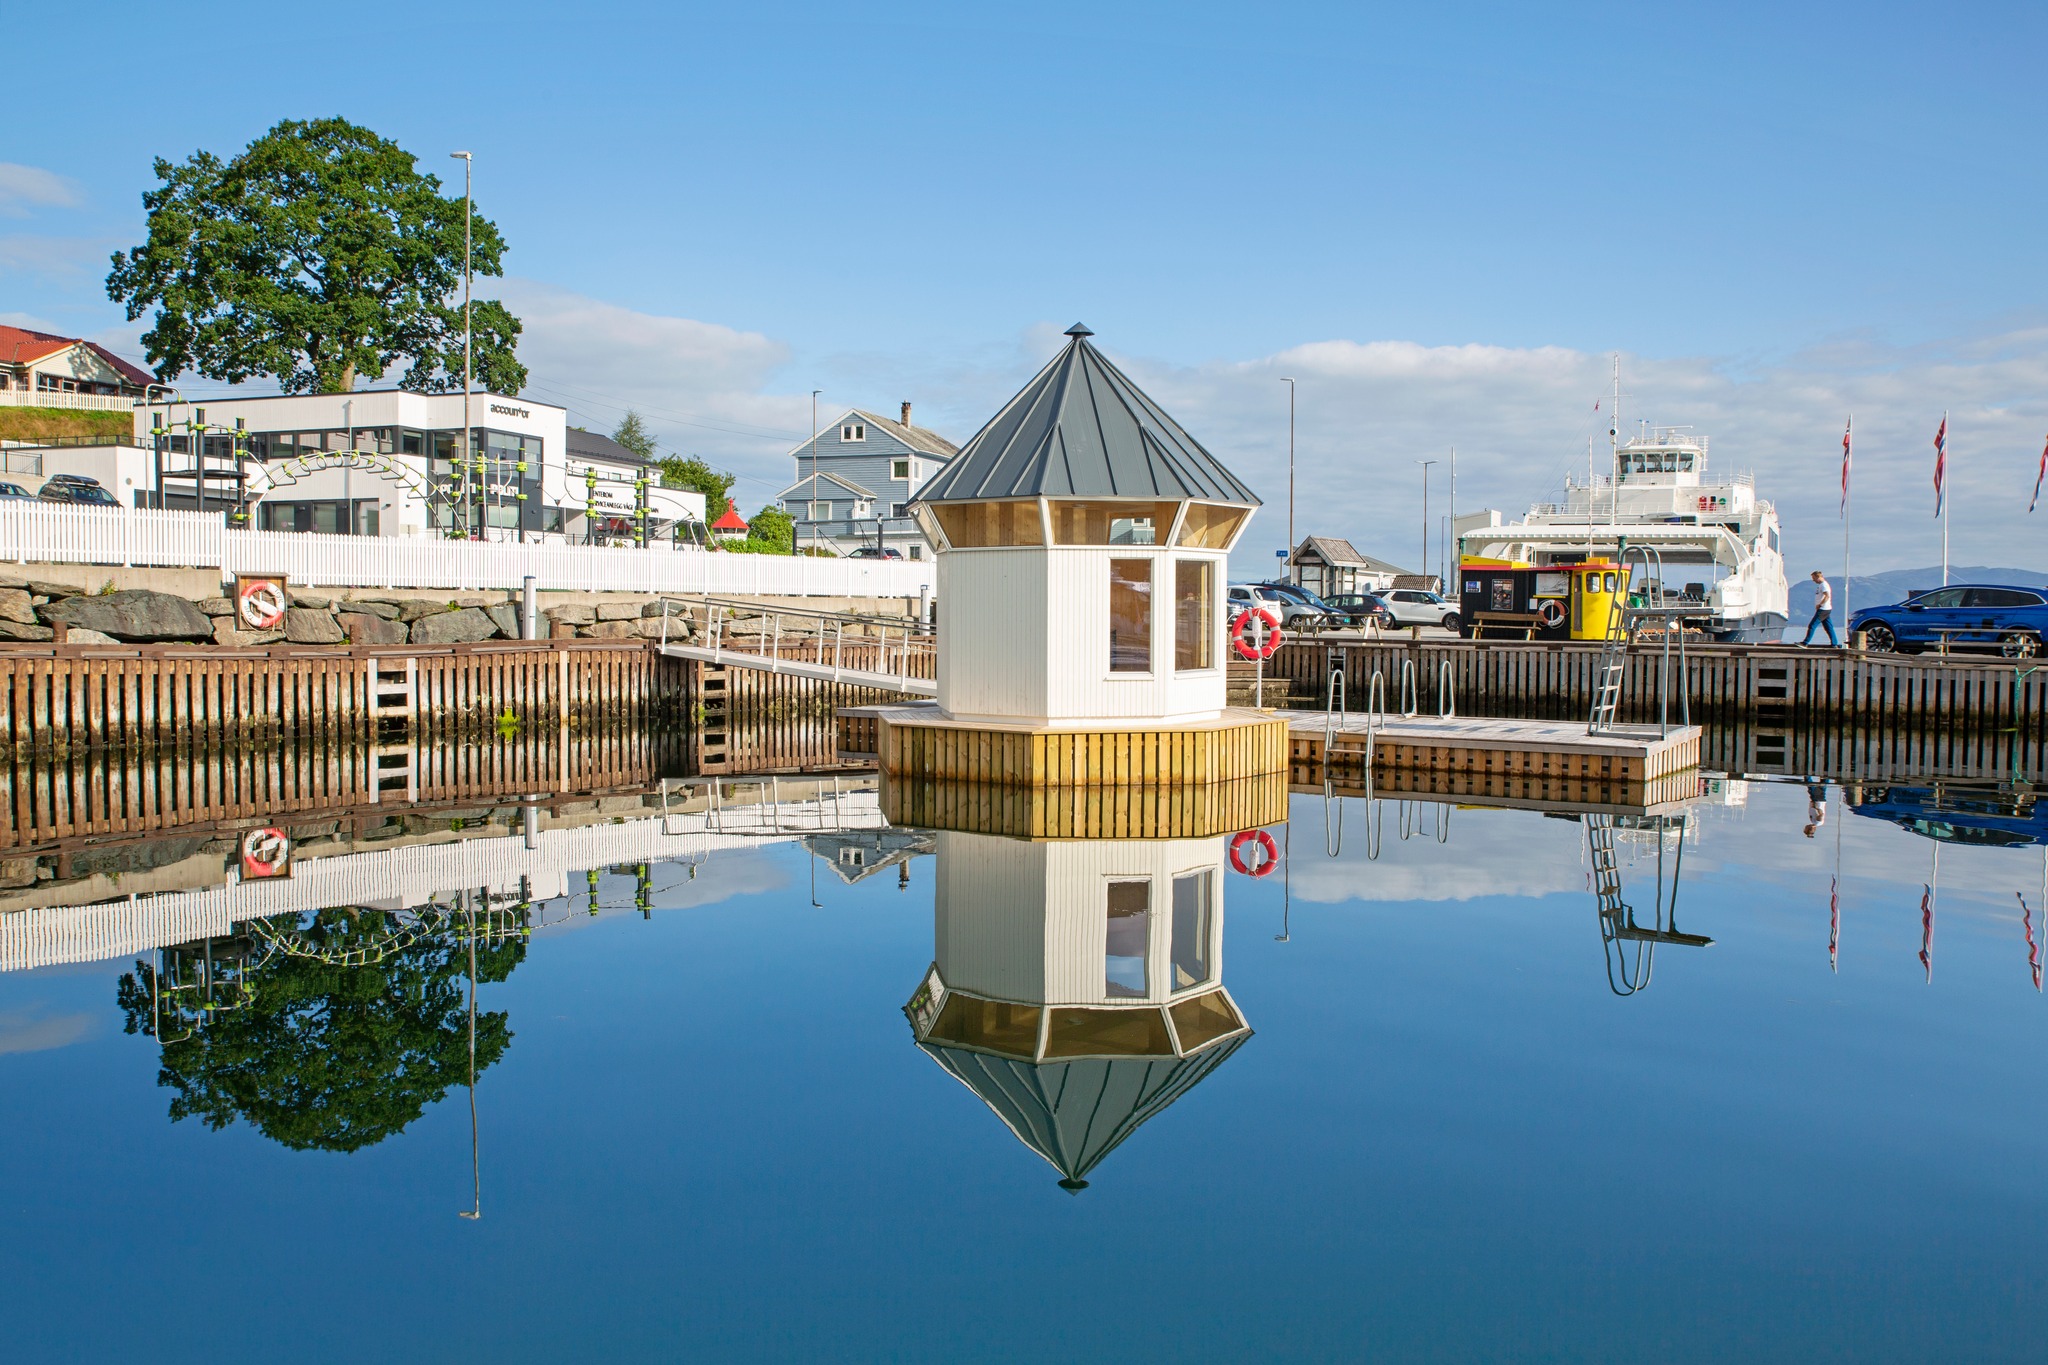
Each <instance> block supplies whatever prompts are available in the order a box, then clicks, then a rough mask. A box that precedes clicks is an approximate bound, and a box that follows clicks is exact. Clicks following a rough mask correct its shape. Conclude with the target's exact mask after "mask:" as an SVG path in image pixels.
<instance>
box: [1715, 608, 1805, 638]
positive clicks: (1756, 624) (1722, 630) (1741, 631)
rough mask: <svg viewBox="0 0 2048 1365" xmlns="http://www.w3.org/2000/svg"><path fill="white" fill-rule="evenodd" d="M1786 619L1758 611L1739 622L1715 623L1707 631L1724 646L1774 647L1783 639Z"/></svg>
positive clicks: (1778, 615)
mask: <svg viewBox="0 0 2048 1365" xmlns="http://www.w3.org/2000/svg"><path fill="white" fill-rule="evenodd" d="M1787 624H1788V621H1787V619H1786V618H1785V617H1784V616H1783V615H1781V614H1780V613H1778V612H1775V611H1760V612H1758V613H1757V614H1756V615H1754V616H1745V617H1743V618H1742V619H1741V620H1740V621H1726V622H1716V623H1715V624H1714V625H1713V626H1712V627H1711V628H1710V630H1709V632H1708V633H1709V634H1711V635H1712V636H1713V637H1714V639H1716V640H1717V641H1719V642H1720V643H1722V644H1726V645H1775V644H1778V643H1779V642H1781V641H1782V640H1783V639H1784V638H1785V627H1786V625H1787Z"/></svg>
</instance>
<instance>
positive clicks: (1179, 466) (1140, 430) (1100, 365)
mask: <svg viewBox="0 0 2048 1365" xmlns="http://www.w3.org/2000/svg"><path fill="white" fill-rule="evenodd" d="M1067 335H1068V336H1069V337H1072V338H1073V340H1071V341H1070V342H1068V343H1067V347H1066V349H1065V350H1063V351H1061V352H1060V353H1059V354H1058V355H1057V356H1055V357H1054V358H1053V360H1052V363H1051V364H1049V365H1047V366H1046V367H1045V368H1044V369H1042V370H1040V371H1039V372H1038V374H1037V376H1036V377H1035V378H1033V379H1032V381H1031V382H1030V383H1029V384H1026V385H1025V386H1024V388H1023V390H1022V391H1021V392H1020V393H1018V395H1017V396H1016V397H1015V398H1012V399H1011V400H1010V401H1009V402H1008V403H1007V404H1005V405H1004V407H1003V410H1002V411H1001V412H998V413H997V414H996V415H995V417H994V418H992V419H991V420H990V421H989V423H988V425H987V426H985V427H983V428H982V429H981V430H980V431H978V432H976V433H975V435H974V438H973V439H972V440H970V441H969V442H968V443H967V444H966V445H964V446H962V447H961V448H960V453H959V454H958V455H955V456H954V457H953V458H952V460H951V461H949V462H948V463H947V465H946V467H945V469H943V470H942V471H940V472H939V474H938V475H937V476H936V477H934V478H933V479H932V480H931V482H929V483H927V484H926V485H925V486H924V487H923V488H922V489H920V490H919V492H918V495H917V500H918V501H919V502H978V501H981V500H983V499H986V498H1020V497H1040V496H1044V497H1053V498H1173V499H1180V498H1202V499H1207V500H1210V501H1215V502H1234V503H1243V504H1246V505H1248V506H1253V507H1256V506H1258V505H1259V499H1258V497H1257V496H1256V495H1255V494H1254V493H1253V492H1252V491H1251V489H1249V488H1247V487H1245V486H1244V484H1243V483H1241V482H1239V481H1238V478H1237V476H1236V475H1234V474H1232V473H1231V472H1230V471H1229V470H1227V469H1225V468H1224V467H1223V465H1222V463H1221V462H1220V461H1218V460H1217V458H1216V457H1215V456H1214V455H1211V454H1210V453H1209V452H1208V451H1206V450H1204V449H1203V448H1202V444H1201V442H1199V441H1197V440H1196V439H1195V438H1194V437H1192V436H1190V435H1188V434H1187V432H1186V431H1184V430H1182V428H1181V425H1180V423H1178V422H1176V421H1174V420H1173V418H1171V417H1169V416H1167V415H1166V411H1165V409H1163V408H1161V407H1160V406H1159V405H1158V404H1157V403H1155V402H1153V401H1152V400H1151V399H1150V398H1149V397H1147V396H1146V394H1145V392H1144V390H1142V389H1140V388H1139V387H1138V386H1137V385H1136V384H1134V383H1132V382H1131V380H1130V378H1129V377H1128V376H1127V375H1125V374H1124V373H1123V371H1121V370H1119V369H1117V367H1116V366H1114V365H1112V364H1110V363H1109V361H1108V360H1107V359H1105V358H1104V357H1103V354H1102V352H1100V351H1098V350H1096V349H1095V347H1094V346H1092V345H1090V344H1089V342H1088V338H1089V337H1090V336H1092V335H1094V333H1092V332H1090V331H1089V330H1088V329H1087V328H1086V327H1084V326H1082V325H1081V324H1080V323H1078V322H1077V323H1075V324H1074V325H1073V326H1072V327H1070V328H1068V329H1067Z"/></svg>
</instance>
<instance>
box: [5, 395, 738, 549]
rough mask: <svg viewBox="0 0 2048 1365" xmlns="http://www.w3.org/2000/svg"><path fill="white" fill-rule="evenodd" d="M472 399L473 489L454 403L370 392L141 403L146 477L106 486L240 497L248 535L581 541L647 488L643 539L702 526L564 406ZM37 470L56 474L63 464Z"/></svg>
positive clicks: (228, 500)
mask: <svg viewBox="0 0 2048 1365" xmlns="http://www.w3.org/2000/svg"><path fill="white" fill-rule="evenodd" d="M468 401H469V415H470V426H471V432H472V438H471V439H472V446H471V453H472V460H471V467H470V469H469V471H468V475H469V477H468V479H467V480H465V479H464V477H463V474H464V471H463V469H462V463H463V461H462V454H463V441H462V419H463V396H462V395H461V394H459V393H457V394H422V393H412V392H409V391H406V390H402V389H372V390H364V391H359V392H355V393H338V394H297V395H285V396H279V397H274V398H217V399H209V400H206V401H204V402H192V403H185V402H157V403H153V404H150V405H148V406H146V407H138V408H136V410H135V434H136V439H137V440H138V441H139V442H140V443H141V444H142V446H143V447H145V448H144V449H143V450H142V452H141V456H142V459H143V460H144V461H145V462H146V465H147V470H148V480H147V482H146V483H139V484H137V485H136V486H135V487H134V488H133V489H132V490H131V489H130V488H128V487H127V485H126V484H125V482H124V484H123V485H122V486H121V487H120V488H118V489H116V488H114V486H113V485H109V488H110V490H111V491H115V492H116V496H117V497H119V498H120V500H121V501H122V502H124V503H128V504H130V505H136V506H150V505H157V506H164V507H172V508H187V509H193V508H199V507H201V506H202V505H203V506H204V507H205V508H207V509H209V510H210V509H212V508H215V507H219V508H229V507H234V506H237V505H239V504H241V503H242V501H243V500H244V497H245V495H246V500H247V503H248V510H249V514H250V520H249V524H250V526H251V527H253V528H254V529H257V530H273V531H323V532H334V533H342V534H347V533H351V532H353V533H354V534H357V535H386V536H408V535H411V536H417V535H435V536H439V535H445V534H447V533H448V532H449V531H450V530H451V529H453V528H457V527H460V526H463V525H469V526H473V527H478V528H483V531H484V534H486V535H487V536H488V537H489V538H491V539H504V540H510V539H520V538H524V539H529V540H535V539H550V540H552V539H564V540H569V541H574V542H581V541H584V540H589V539H604V538H607V537H610V538H620V537H621V536H630V535H631V534H632V533H633V530H634V523H635V521H636V520H637V512H638V508H639V499H640V497H641V496H642V492H641V487H640V485H641V483H642V481H643V480H644V481H645V485H646V488H645V497H646V501H647V504H648V508H649V513H650V516H649V522H650V527H649V530H650V541H652V542H656V543H667V542H670V541H672V540H675V539H684V540H687V541H689V542H691V543H700V542H701V538H702V537H701V531H698V530H689V529H688V528H691V527H692V524H694V525H695V526H696V527H699V528H701V525H702V523H703V520H704V499H703V495H702V494H698V493H688V492H683V491H681V490H677V489H663V488H660V487H658V478H657V476H656V475H655V474H654V471H653V470H652V469H650V468H649V467H648V465H647V464H646V462H645V461H643V460H641V459H640V458H639V457H638V456H636V455H634V454H633V453H632V452H631V451H628V450H626V449H625V448H624V447H621V446H619V445H617V444H616V443H615V442H612V441H611V440H609V439H607V438H605V437H602V436H598V435H596V434H594V433H590V432H583V431H577V430H574V429H572V428H570V427H569V425H568V421H567V418H568V414H567V412H566V411H565V410H564V409H562V408H559V407H556V406H554V405H553V404H551V403H538V402H534V401H532V400H531V399H525V398H512V397H507V396H505V395H503V394H493V393H477V394H471V395H470V397H469V400H468ZM45 463H46V465H48V466H49V467H48V468H46V470H45V472H46V473H54V472H57V466H58V465H59V464H61V463H62V460H61V458H59V457H56V456H52V457H50V458H49V459H46V462H45ZM79 472H91V471H89V470H83V469H81V470H80V471H79ZM122 477H123V478H124V480H125V479H126V478H127V477H128V476H127V474H126V472H125V470H124V472H123V475H122ZM465 498H466V501H467V506H468V515H467V517H465V516H464V504H465ZM678 528H685V530H687V534H685V533H684V532H683V531H679V530H678Z"/></svg>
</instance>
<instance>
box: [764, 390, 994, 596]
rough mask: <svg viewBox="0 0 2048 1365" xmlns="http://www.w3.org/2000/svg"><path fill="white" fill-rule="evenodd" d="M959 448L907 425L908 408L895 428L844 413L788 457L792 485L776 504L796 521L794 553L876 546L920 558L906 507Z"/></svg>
mask: <svg viewBox="0 0 2048 1365" xmlns="http://www.w3.org/2000/svg"><path fill="white" fill-rule="evenodd" d="M958 449H959V447H957V446H955V445H954V444H953V443H952V442H951V441H949V440H947V439H946V438H945V437H943V436H941V435H939V434H938V433H937V432H935V431H927V430H925V428H923V427H920V426H913V425H912V424H911V421H910V404H908V403H905V404H904V405H903V415H902V418H901V419H900V420H898V421H894V422H892V421H890V420H889V419H888V418H886V417H879V416H877V415H875V414H874V413H872V412H865V411H863V410H861V409H859V408H848V409H847V410H846V411H845V412H843V413H841V414H840V415H839V418H838V419H837V420H836V421H832V422H828V423H826V424H825V425H824V426H823V427H822V428H820V430H819V431H818V434H817V437H816V438H815V440H809V441H805V442H804V443H803V444H801V445H799V446H796V447H795V448H794V449H792V450H791V451H790V452H789V454H790V458H791V459H792V460H794V461H795V462H796V482H795V483H793V484H791V485H790V486H789V487H787V488H785V489H783V490H782V492H781V493H779V494H777V495H776V501H777V502H778V503H780V504H781V507H782V510H783V511H785V512H787V513H788V514H789V515H790V517H791V518H792V519H793V520H794V521H795V522H796V543H797V545H798V547H799V548H802V547H804V546H808V545H811V544H813V543H814V542H815V543H816V544H818V545H821V546H823V547H825V548H827V549H832V550H837V551H838V552H839V553H841V554H851V553H853V552H854V551H855V550H858V549H860V548H861V547H863V546H867V547H870V548H872V547H874V546H876V545H877V544H879V545H881V546H883V547H884V548H887V549H893V550H895V551H897V552H898V553H899V554H901V555H902V556H903V557H904V558H905V559H923V558H925V557H926V555H927V554H928V553H929V550H928V548H927V547H926V545H925V539H924V534H923V533H922V532H921V531H919V530H918V529H917V523H916V522H914V521H912V520H911V518H910V502H911V499H912V498H913V497H915V496H916V494H917V490H918V489H920V488H922V487H924V485H925V483H926V481H927V480H929V479H931V478H932V477H933V476H934V475H936V474H937V473H938V472H939V471H940V470H942V469H944V468H945V467H946V462H947V461H948V460H950V459H952V458H953V455H954V454H955V452H956V451H957V450H958Z"/></svg>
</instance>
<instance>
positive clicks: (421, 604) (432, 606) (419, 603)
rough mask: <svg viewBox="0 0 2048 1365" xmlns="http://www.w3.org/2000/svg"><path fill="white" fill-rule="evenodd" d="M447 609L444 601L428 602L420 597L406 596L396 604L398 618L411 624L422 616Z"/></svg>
mask: <svg viewBox="0 0 2048 1365" xmlns="http://www.w3.org/2000/svg"><path fill="white" fill-rule="evenodd" d="M447 610H448V604H447V603H446V602H428V601H424V600H422V599H420V598H417V597H413V598H408V599H406V600H405V601H403V602H400V603H399V604H398V619H399V620H401V621H403V622H405V623H406V624H407V625H411V624H412V623H413V622H414V621H417V620H419V619H420V618H421V617H422V616H433V615H435V614H437V613H439V612H444V611H447Z"/></svg>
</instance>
